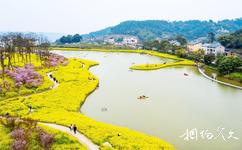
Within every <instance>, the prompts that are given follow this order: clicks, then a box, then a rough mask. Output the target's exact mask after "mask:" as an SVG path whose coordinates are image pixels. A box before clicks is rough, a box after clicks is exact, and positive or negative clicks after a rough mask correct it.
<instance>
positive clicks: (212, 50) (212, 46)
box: [201, 43, 225, 55]
mask: <svg viewBox="0 0 242 150" xmlns="http://www.w3.org/2000/svg"><path fill="white" fill-rule="evenodd" d="M201 49H202V50H204V52H205V54H214V55H218V54H224V53H225V47H224V46H222V45H221V44H220V43H206V44H203V45H202V48H201Z"/></svg>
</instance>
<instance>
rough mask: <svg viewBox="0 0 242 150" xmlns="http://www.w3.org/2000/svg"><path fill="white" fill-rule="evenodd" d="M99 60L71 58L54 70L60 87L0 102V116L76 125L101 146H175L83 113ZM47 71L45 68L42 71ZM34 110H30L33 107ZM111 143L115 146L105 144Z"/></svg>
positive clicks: (170, 147)
mask: <svg viewBox="0 0 242 150" xmlns="http://www.w3.org/2000/svg"><path fill="white" fill-rule="evenodd" d="M95 65H98V63H96V62H93V61H88V60H83V59H69V64H68V65H66V66H58V67H56V68H55V71H54V72H53V76H55V77H56V78H57V79H58V81H59V83H60V85H59V86H58V88H56V89H53V90H49V91H46V92H43V93H37V94H33V95H29V96H19V97H14V98H10V99H5V100H1V101H0V115H3V114H6V113H9V114H10V115H11V116H19V117H22V118H31V119H35V120H39V121H41V122H50V123H56V124H61V125H65V126H69V125H70V124H76V125H77V128H78V131H79V132H81V133H83V134H84V135H86V136H87V137H88V138H90V139H91V140H92V141H93V142H94V143H95V144H97V145H99V146H100V148H101V149H125V150H126V149H164V150H172V149H175V148H174V146H173V145H171V144H169V143H167V142H166V141H163V140H161V139H160V138H157V137H153V136H149V135H146V134H143V133H140V132H137V131H133V130H130V129H128V128H124V127H118V126H114V125H111V124H106V123H103V122H98V121H95V120H93V119H91V118H89V117H87V116H85V115H83V114H81V113H80V112H79V109H80V106H81V105H82V104H83V103H84V101H85V99H86V97H87V96H88V95H89V94H91V93H92V92H93V91H94V90H95V88H96V87H97V86H98V84H99V80H98V78H97V77H95V76H94V75H92V74H91V73H90V72H89V67H92V66H95ZM42 71H43V72H45V70H44V69H43V70H42ZM30 105H31V106H32V107H33V112H31V113H29V106H30ZM105 142H109V143H110V144H111V145H112V148H110V147H105V145H103V143H105Z"/></svg>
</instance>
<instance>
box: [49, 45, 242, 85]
mask: <svg viewBox="0 0 242 150" xmlns="http://www.w3.org/2000/svg"><path fill="white" fill-rule="evenodd" d="M52 50H63V51H97V52H120V53H122V52H126V53H139V54H148V55H152V56H157V57H161V58H168V59H173V60H177V62H172V63H167V64H138V65H133V66H131V67H130V69H132V70H143V71H150V70H158V69H162V68H166V67H173V66H195V62H194V61H190V60H187V59H183V58H179V57H177V56H174V55H170V54H163V53H159V52H156V51H152V50H122V49H117V50H108V49H81V48H60V47H59V48H58V47H56V48H52ZM186 61H189V62H186ZM183 62H185V63H183ZM198 70H199V69H198ZM199 72H200V73H201V74H202V75H203V76H204V77H205V78H207V79H209V80H213V81H215V82H217V83H220V84H223V85H225V86H229V87H233V88H237V89H240V90H242V87H240V86H236V85H233V84H230V83H226V82H222V81H218V80H214V79H212V78H210V77H209V76H207V75H206V74H205V73H204V72H202V71H201V70H199Z"/></svg>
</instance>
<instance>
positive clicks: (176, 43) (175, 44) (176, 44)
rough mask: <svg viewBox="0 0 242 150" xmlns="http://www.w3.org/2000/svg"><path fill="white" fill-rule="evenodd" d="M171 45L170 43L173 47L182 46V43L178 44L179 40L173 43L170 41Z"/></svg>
mask: <svg viewBox="0 0 242 150" xmlns="http://www.w3.org/2000/svg"><path fill="white" fill-rule="evenodd" d="M169 43H170V44H171V45H173V46H181V43H180V42H178V41H177V40H171V41H169Z"/></svg>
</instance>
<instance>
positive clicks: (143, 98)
mask: <svg viewBox="0 0 242 150" xmlns="http://www.w3.org/2000/svg"><path fill="white" fill-rule="evenodd" d="M147 98H149V97H148V96H144V95H142V96H139V97H138V98H137V99H139V100H145V99H147Z"/></svg>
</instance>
